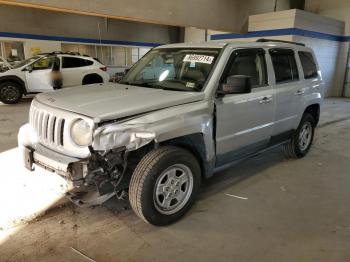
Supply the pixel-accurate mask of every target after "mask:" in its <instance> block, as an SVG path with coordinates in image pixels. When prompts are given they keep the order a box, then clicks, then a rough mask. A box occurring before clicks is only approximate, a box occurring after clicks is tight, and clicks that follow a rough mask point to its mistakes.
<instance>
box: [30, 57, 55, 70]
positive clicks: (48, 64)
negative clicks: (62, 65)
mask: <svg viewBox="0 0 350 262" xmlns="http://www.w3.org/2000/svg"><path fill="white" fill-rule="evenodd" d="M54 62H55V57H54V56H45V57H43V58H40V59H39V60H38V61H36V62H35V63H33V64H32V69H33V70H43V69H51V68H52V66H53V64H54Z"/></svg>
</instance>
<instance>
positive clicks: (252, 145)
mask: <svg viewBox="0 0 350 262" xmlns="http://www.w3.org/2000/svg"><path fill="white" fill-rule="evenodd" d="M265 56H266V54H265V50H264V49H260V48H254V49H238V50H235V51H233V53H232V54H231V57H230V59H229V61H228V63H227V65H226V68H225V70H224V73H223V75H222V77H221V81H220V87H219V88H221V86H222V84H223V83H225V80H226V79H227V77H228V76H232V75H245V76H249V78H250V80H251V86H252V90H251V92H250V93H245V94H226V95H225V96H223V97H218V98H217V99H216V102H215V104H216V116H217V124H216V125H217V128H216V152H217V161H216V165H217V166H220V165H224V164H226V163H229V162H232V161H234V160H237V159H239V158H242V157H244V156H247V155H249V154H252V153H254V152H257V151H260V150H262V149H264V148H266V147H267V146H268V143H269V140H270V137H271V135H272V130H273V113H274V104H275V95H274V91H273V87H272V86H271V85H269V83H268V74H267V69H266V68H267V66H266V59H265Z"/></svg>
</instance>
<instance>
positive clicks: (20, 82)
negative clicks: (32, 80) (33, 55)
mask: <svg viewBox="0 0 350 262" xmlns="http://www.w3.org/2000/svg"><path fill="white" fill-rule="evenodd" d="M4 82H14V83H16V84H18V85H19V86H20V87H21V89H22V92H23V94H24V95H26V94H27V89H26V86H25V83H24V81H23V80H22V79H21V78H19V77H18V76H14V75H13V76H12V75H11V76H3V77H0V84H2V83H4Z"/></svg>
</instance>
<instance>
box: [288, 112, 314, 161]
mask: <svg viewBox="0 0 350 262" xmlns="http://www.w3.org/2000/svg"><path fill="white" fill-rule="evenodd" d="M314 133H315V119H314V118H313V117H312V115H311V114H308V113H305V114H304V115H303V117H302V119H301V121H300V124H299V127H298V128H297V130H296V131H295V132H294V134H293V137H292V140H291V141H290V142H289V143H288V144H286V145H284V151H285V154H286V156H287V157H289V158H301V157H304V156H305V155H306V154H307V153H308V152H309V150H310V148H311V145H312V141H313V138H314Z"/></svg>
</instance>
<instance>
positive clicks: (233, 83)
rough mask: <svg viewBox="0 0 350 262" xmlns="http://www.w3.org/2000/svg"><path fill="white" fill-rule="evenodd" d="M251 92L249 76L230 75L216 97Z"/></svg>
mask: <svg viewBox="0 0 350 262" xmlns="http://www.w3.org/2000/svg"><path fill="white" fill-rule="evenodd" d="M251 91H252V85H251V81H250V76H247V75H232V76H229V77H227V79H226V81H225V83H224V84H222V86H221V89H220V90H218V92H217V93H218V95H221V96H224V95H226V94H246V93H250V92H251Z"/></svg>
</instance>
